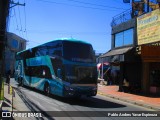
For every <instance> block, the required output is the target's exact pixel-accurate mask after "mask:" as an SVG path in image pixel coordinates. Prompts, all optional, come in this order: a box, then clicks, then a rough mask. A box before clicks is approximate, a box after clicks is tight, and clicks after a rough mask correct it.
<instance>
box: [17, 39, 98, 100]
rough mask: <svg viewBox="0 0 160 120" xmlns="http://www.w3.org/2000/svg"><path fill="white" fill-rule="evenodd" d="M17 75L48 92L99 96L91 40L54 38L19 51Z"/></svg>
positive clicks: (20, 82) (20, 78)
mask: <svg viewBox="0 0 160 120" xmlns="http://www.w3.org/2000/svg"><path fill="white" fill-rule="evenodd" d="M15 79H16V80H17V81H18V82H19V84H20V85H25V86H29V87H33V88H35V89H38V90H41V91H44V93H46V94H47V95H49V94H53V95H58V96H62V97H80V96H82V95H85V96H95V95H96V94H97V68H96V59H95V52H94V50H93V48H92V45H91V44H89V43H87V42H84V41H81V40H77V39H73V38H72V39H58V40H53V41H51V42H48V43H45V44H42V45H39V46H37V47H34V48H31V49H28V50H24V51H21V52H18V53H17V54H16V67H15Z"/></svg>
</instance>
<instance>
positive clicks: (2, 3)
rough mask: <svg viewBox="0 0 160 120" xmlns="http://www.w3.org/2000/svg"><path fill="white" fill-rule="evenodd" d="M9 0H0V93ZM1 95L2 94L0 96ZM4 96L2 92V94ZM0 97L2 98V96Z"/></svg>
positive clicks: (0, 89) (0, 93) (1, 90)
mask: <svg viewBox="0 0 160 120" xmlns="http://www.w3.org/2000/svg"><path fill="white" fill-rule="evenodd" d="M9 4H10V0H0V95H2V94H3V93H2V92H4V90H3V89H4V88H3V77H4V66H5V65H4V54H5V53H4V49H5V43H6V29H7V18H8V15H9ZM1 97H2V96H1ZM3 97H4V94H3ZM3 97H2V98H1V99H4V98H3Z"/></svg>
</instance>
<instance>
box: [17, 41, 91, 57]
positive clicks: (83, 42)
mask: <svg viewBox="0 0 160 120" xmlns="http://www.w3.org/2000/svg"><path fill="white" fill-rule="evenodd" d="M62 41H70V42H77V43H84V44H90V43H88V42H86V41H83V40H78V39H75V38H59V39H55V40H52V41H49V42H46V43H43V44H41V45H45V44H47V43H50V42H62ZM41 45H38V46H35V47H33V48H36V47H39V46H41ZM33 48H29V49H26V50H22V51H20V52H17V54H19V53H22V52H24V51H27V50H31V49H33Z"/></svg>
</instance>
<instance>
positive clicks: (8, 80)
mask: <svg viewBox="0 0 160 120" xmlns="http://www.w3.org/2000/svg"><path fill="white" fill-rule="evenodd" d="M10 77H11V70H8V71H7V79H6V83H7V84H10Z"/></svg>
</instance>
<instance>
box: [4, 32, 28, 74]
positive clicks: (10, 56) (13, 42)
mask: <svg viewBox="0 0 160 120" xmlns="http://www.w3.org/2000/svg"><path fill="white" fill-rule="evenodd" d="M26 42H27V41H26V40H25V39H23V38H21V37H19V36H18V35H16V34H14V33H9V32H8V33H7V43H6V47H5V66H4V69H5V70H4V71H5V73H7V71H9V70H11V74H13V73H14V65H15V55H16V53H17V52H19V51H21V50H24V49H26Z"/></svg>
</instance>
